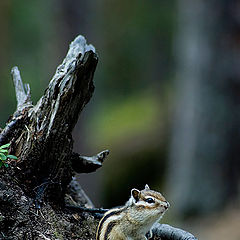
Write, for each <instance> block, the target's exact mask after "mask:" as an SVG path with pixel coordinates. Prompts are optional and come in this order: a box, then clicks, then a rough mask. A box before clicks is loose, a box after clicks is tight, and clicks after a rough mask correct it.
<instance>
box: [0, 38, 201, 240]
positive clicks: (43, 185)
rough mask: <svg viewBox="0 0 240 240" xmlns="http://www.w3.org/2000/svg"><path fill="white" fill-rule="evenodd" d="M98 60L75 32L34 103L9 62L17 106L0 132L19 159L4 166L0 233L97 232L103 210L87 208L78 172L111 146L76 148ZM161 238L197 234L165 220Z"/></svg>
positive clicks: (86, 235) (57, 235) (81, 235)
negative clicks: (83, 151)
mask: <svg viewBox="0 0 240 240" xmlns="http://www.w3.org/2000/svg"><path fill="white" fill-rule="evenodd" d="M97 62H98V56H97V54H96V52H95V49H94V47H93V46H92V45H88V44H87V43H86V40H85V38H84V37H83V36H78V37H77V38H76V39H75V40H74V41H73V42H72V43H71V44H70V47H69V51H68V53H67V55H66V57H65V59H64V60H63V62H62V64H61V65H59V66H58V67H57V70H56V73H55V75H54V76H53V78H52V80H51V81H50V83H49V85H48V87H47V89H46V90H45V92H44V95H43V96H42V97H41V98H40V100H39V101H38V102H37V104H36V105H33V104H32V101H31V95H30V86H29V85H28V84H23V82H22V79H21V76H20V72H19V70H18V68H17V67H14V68H13V69H12V76H13V82H14V85H15V91H16V98H17V109H16V111H15V112H14V114H13V115H12V116H11V117H10V119H9V121H8V122H7V124H6V126H5V128H4V129H3V130H1V132H0V146H1V145H3V144H6V143H11V145H10V149H9V151H10V153H11V154H14V155H16V156H17V157H18V160H14V161H11V162H10V164H9V168H4V167H2V168H0V239H82V240H85V239H88V240H89V239H95V232H96V227H97V223H98V220H99V217H101V216H102V214H103V212H104V210H101V209H96V210H95V212H94V211H91V210H90V209H88V208H86V207H89V206H90V207H93V205H92V204H91V201H90V199H89V198H88V197H87V196H86V194H85V193H84V191H83V190H82V189H81V187H80V185H79V183H78V182H77V181H76V180H75V179H74V175H75V173H76V172H77V173H83V172H86V173H88V172H92V171H95V170H96V169H98V168H99V167H101V166H102V163H103V161H104V159H105V157H106V156H107V155H108V153H109V151H108V150H104V151H102V152H100V153H99V154H97V155H95V156H93V157H85V156H81V155H80V154H79V153H75V152H73V139H72V131H73V128H74V126H75V124H76V123H77V120H78V117H79V115H80V113H81V111H82V110H83V108H84V107H85V105H86V104H87V103H88V102H89V100H90V98H91V96H92V94H93V91H94V85H93V75H94V71H95V69H96V65H97ZM66 202H67V203H66ZM80 205H82V206H85V207H79V206H80ZM67 206H68V207H67ZM93 212H94V214H93ZM159 237H162V240H164V239H182V240H183V239H188V240H190V239H192V240H193V239H196V238H194V237H193V236H192V235H190V234H189V233H186V232H183V231H182V230H178V229H175V228H173V227H171V226H167V225H164V224H163V225H157V226H155V228H154V239H159Z"/></svg>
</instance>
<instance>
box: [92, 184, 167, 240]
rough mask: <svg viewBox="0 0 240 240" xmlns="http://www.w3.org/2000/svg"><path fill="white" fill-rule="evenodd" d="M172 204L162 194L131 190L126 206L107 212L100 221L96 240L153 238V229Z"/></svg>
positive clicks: (142, 239)
mask: <svg viewBox="0 0 240 240" xmlns="http://www.w3.org/2000/svg"><path fill="white" fill-rule="evenodd" d="M169 206H170V204H169V203H168V202H167V201H166V199H165V198H164V197H163V196H162V194H161V193H159V192H156V191H153V190H150V188H149V186H148V185H147V184H146V185H145V189H143V190H141V191H139V190H138V189H135V188H134V189H132V190H131V197H130V199H129V200H128V201H127V202H126V204H125V206H123V207H120V208H113V209H110V210H109V211H107V212H106V213H105V214H104V216H103V218H102V219H101V220H100V222H99V225H98V229H97V235H96V240H146V239H148V238H147V237H146V235H148V236H149V238H151V237H152V231H151V228H152V226H153V224H154V223H156V222H158V221H159V220H160V218H161V217H162V216H163V214H164V213H165V212H166V210H167V209H168V208H169Z"/></svg>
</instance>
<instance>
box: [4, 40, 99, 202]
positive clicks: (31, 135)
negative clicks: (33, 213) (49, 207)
mask: <svg viewBox="0 0 240 240" xmlns="http://www.w3.org/2000/svg"><path fill="white" fill-rule="evenodd" d="M97 61H98V57H97V54H96V53H95V49H94V47H93V46H92V45H88V44H87V43H86V40H85V38H84V37H82V36H78V37H77V38H76V39H75V40H74V41H73V42H72V43H71V45H70V47H69V51H68V53H67V55H66V57H65V59H64V60H63V62H62V64H61V65H59V66H58V68H57V70H56V73H55V75H54V76H53V78H52V80H51V81H50V83H49V86H48V87H47V89H46V90H45V93H44V95H43V96H42V97H41V98H40V100H39V101H38V103H37V104H36V105H35V106H33V105H32V102H31V99H30V87H29V85H25V87H24V85H23V83H22V79H21V76H20V72H19V70H18V68H17V67H14V68H13V69H12V75H13V81H14V85H15V91H16V98H17V109H16V112H15V113H14V114H13V117H12V119H10V121H9V123H8V124H7V126H6V128H5V129H3V131H2V133H1V135H0V142H1V143H5V141H9V140H11V142H12V152H14V154H16V155H17V156H18V157H19V160H18V162H17V164H16V165H17V168H16V169H17V170H16V173H15V175H16V177H17V179H18V180H19V181H20V182H21V183H22V184H23V186H24V188H26V190H27V191H29V192H31V190H33V189H34V190H35V191H32V194H33V195H34V194H36V195H37V196H38V198H39V199H42V198H43V197H44V196H47V197H48V198H49V199H52V200H53V201H54V200H58V201H59V198H60V199H63V196H64V193H65V190H66V187H67V185H68V184H69V183H70V181H71V179H72V176H73V175H74V171H73V168H72V162H71V160H72V155H73V153H72V148H73V139H72V135H71V134H72V130H73V128H74V126H75V124H76V123H77V120H78V118H79V114H80V113H81V111H82V109H83V108H84V106H85V105H86V104H87V103H88V101H89V100H90V98H91V96H92V93H93V91H94V85H93V74H94V71H95V68H96V65H97ZM19 119H21V124H20V125H17V124H16V122H19V121H20V120H19ZM13 127H14V131H15V135H14V136H12V135H11V138H10V137H9V136H8V135H9V133H10V132H13ZM1 140H2V141H1ZM78 160H79V161H81V160H83V161H84V163H86V161H85V159H84V158H79V159H78ZM95 165H96V168H98V167H100V162H97V161H95V162H94V163H91V166H92V169H93V170H96V168H95V169H94V166H95ZM81 167H82V168H83V169H82V170H80V169H79V172H85V170H84V167H86V169H87V172H89V166H87V164H82V165H81ZM43 186H44V188H43ZM43 189H44V191H43ZM48 189H51V191H47V190H48ZM39 192H41V193H42V194H43V195H44V196H39V195H41V194H40V193H39Z"/></svg>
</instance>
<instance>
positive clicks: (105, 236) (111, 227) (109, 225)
mask: <svg viewBox="0 0 240 240" xmlns="http://www.w3.org/2000/svg"><path fill="white" fill-rule="evenodd" d="M116 224H117V222H116V221H113V222H110V223H109V224H108V226H107V230H106V232H105V234H104V240H108V235H109V233H110V232H111V231H112V229H113V227H114V226H115V225H116Z"/></svg>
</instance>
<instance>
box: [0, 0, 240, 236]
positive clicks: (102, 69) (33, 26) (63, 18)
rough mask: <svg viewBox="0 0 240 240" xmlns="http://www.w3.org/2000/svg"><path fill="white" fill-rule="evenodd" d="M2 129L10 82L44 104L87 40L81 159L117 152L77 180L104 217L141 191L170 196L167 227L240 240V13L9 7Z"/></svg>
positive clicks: (124, 5) (79, 3)
mask: <svg viewBox="0 0 240 240" xmlns="http://www.w3.org/2000/svg"><path fill="white" fill-rule="evenodd" d="M0 29H1V30H0V31H1V33H0V111H1V114H0V127H1V128H4V126H5V122H6V121H7V119H8V117H9V115H11V114H12V113H13V112H14V110H15V107H16V100H15V93H14V88H13V84H12V81H11V76H10V70H11V68H12V67H13V66H15V65H17V66H18V67H19V68H20V71H21V74H22V78H23V81H24V82H27V83H30V86H31V90H32V99H33V100H34V104H35V103H36V102H37V100H38V99H39V98H40V96H41V95H42V94H43V92H44V90H45V88H46V87H47V85H48V82H49V80H50V78H51V76H52V75H53V74H54V72H55V69H56V67H57V65H59V64H60V63H61V61H62V59H63V57H64V56H65V54H66V51H67V49H68V45H69V43H70V42H71V41H72V40H73V39H74V38H75V37H76V36H77V35H78V34H82V35H84V36H85V37H86V38H87V41H88V42H89V43H92V44H93V45H94V46H95V47H96V49H97V52H98V54H99V60H100V61H99V63H98V66H97V70H96V74H95V77H94V82H95V86H96V89H95V94H94V96H93V98H92V100H91V101H90V103H89V104H88V105H87V106H86V108H85V109H84V111H83V113H82V115H81V116H80V119H79V122H78V124H77V126H76V128H75V130H74V139H75V145H74V148H75V149H76V151H77V152H79V153H81V154H83V155H94V154H95V153H97V152H99V151H101V150H104V149H109V150H110V151H111V152H110V156H109V158H108V159H107V160H106V162H105V164H104V165H103V167H102V169H100V170H98V171H97V172H96V173H92V174H88V175H80V176H78V178H79V181H80V182H81V184H82V186H83V188H84V190H85V191H86V192H87V194H88V195H89V196H90V198H91V199H92V201H93V202H94V204H95V205H96V206H97V207H101V206H103V207H105V208H110V207H113V206H116V205H121V204H124V202H125V201H126V200H127V199H128V197H129V194H130V190H131V188H133V187H137V188H140V189H141V188H143V187H144V185H145V183H148V184H149V185H150V187H151V188H153V189H156V190H159V191H161V192H163V194H164V195H165V196H166V198H167V199H168V200H169V202H170V203H171V209H170V210H169V212H168V213H167V215H166V217H165V218H164V220H163V222H168V223H170V224H173V225H175V226H178V227H183V228H185V229H186V230H188V231H192V232H193V233H194V234H195V235H196V236H197V237H199V239H211V240H212V239H213V240H214V239H233V240H234V239H236V240H237V239H238V240H239V239H240V229H239V222H240V207H239V201H240V162H239V155H240V147H239V146H240V1H236V0H235V1H234V0H218V1H216V0H209V1H203V0H195V1H191V0H161V1H159V0H158V1H157V0H148V1H139V0H132V1H127V0H115V1H110V0H95V1H93V0H88V1H83V0H68V1H64V0H58V1H56V0H50V1H49V0H35V1H29V0H21V1H17V0H1V1H0Z"/></svg>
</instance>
